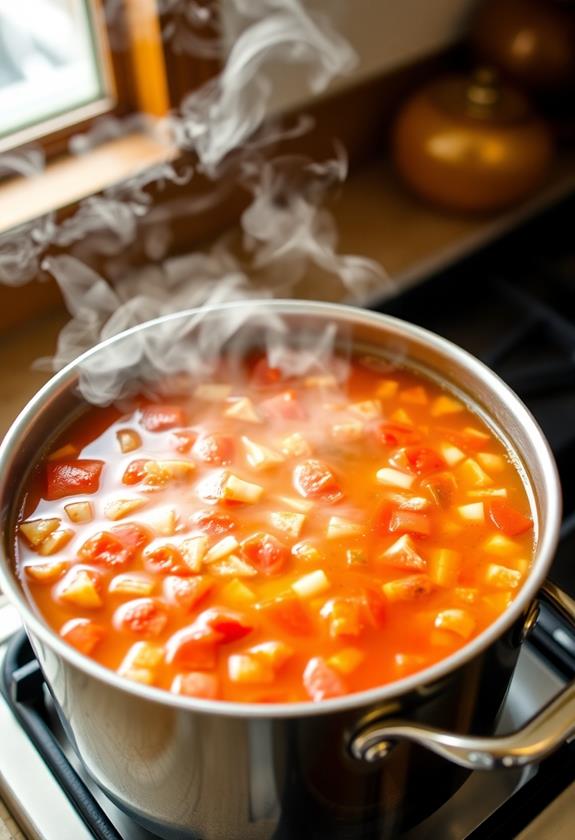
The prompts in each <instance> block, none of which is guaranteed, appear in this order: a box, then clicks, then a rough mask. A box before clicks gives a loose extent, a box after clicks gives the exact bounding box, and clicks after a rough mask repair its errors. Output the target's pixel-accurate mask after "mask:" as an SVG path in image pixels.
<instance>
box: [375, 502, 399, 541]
mask: <svg viewBox="0 0 575 840" xmlns="http://www.w3.org/2000/svg"><path fill="white" fill-rule="evenodd" d="M395 511H396V508H395V507H394V505H392V504H391V502H387V501H386V502H383V503H382V504H380V505H379V507H378V508H377V509H376V511H375V516H374V517H373V520H372V528H373V530H374V531H375V533H376V534H388V533H389V523H390V522H391V517H392V516H393V514H394V513H395Z"/></svg>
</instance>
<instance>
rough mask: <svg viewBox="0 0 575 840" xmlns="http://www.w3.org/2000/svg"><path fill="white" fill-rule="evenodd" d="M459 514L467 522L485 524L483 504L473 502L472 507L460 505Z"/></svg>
mask: <svg viewBox="0 0 575 840" xmlns="http://www.w3.org/2000/svg"><path fill="white" fill-rule="evenodd" d="M457 512H458V514H459V515H460V516H461V518H462V519H465V520H466V521H467V522H477V523H479V522H485V510H484V507H483V502H472V503H471V504H470V505H459V507H458V508H457Z"/></svg>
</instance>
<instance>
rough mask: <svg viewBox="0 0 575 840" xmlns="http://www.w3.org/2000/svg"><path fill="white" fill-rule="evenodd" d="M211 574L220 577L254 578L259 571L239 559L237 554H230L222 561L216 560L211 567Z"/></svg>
mask: <svg viewBox="0 0 575 840" xmlns="http://www.w3.org/2000/svg"><path fill="white" fill-rule="evenodd" d="M210 572H211V573H212V574H213V575H218V576H219V577H237V578H240V577H254V575H257V573H258V572H257V569H254V567H253V566H252V565H251V563H247V562H246V561H245V560H242V559H241V557H238V556H237V554H228V555H227V557H224V558H223V559H222V560H216V561H215V562H214V563H212V564H211V566H210Z"/></svg>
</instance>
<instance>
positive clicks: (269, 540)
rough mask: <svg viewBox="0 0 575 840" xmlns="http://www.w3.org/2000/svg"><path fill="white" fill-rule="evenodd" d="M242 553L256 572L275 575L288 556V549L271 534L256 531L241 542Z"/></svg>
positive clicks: (280, 569)
mask: <svg viewBox="0 0 575 840" xmlns="http://www.w3.org/2000/svg"><path fill="white" fill-rule="evenodd" d="M242 554H243V555H244V556H245V558H246V560H248V561H249V562H250V563H251V565H252V566H254V568H256V569H257V570H258V572H262V573H263V574H264V575H275V574H277V573H278V572H281V571H282V570H283V568H284V566H285V565H286V563H287V562H288V560H289V558H290V551H289V548H287V547H286V546H285V545H284V544H283V543H281V542H280V541H279V540H278V539H276V537H273V536H272V535H271V534H264V533H263V532H258V533H256V534H252V536H251V537H248V539H247V540H244V541H243V542H242Z"/></svg>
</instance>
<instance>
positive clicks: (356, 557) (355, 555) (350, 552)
mask: <svg viewBox="0 0 575 840" xmlns="http://www.w3.org/2000/svg"><path fill="white" fill-rule="evenodd" d="M345 562H346V563H347V565H348V566H367V554H366V553H365V551H364V550H363V549H362V548H347V549H346V551H345Z"/></svg>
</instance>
